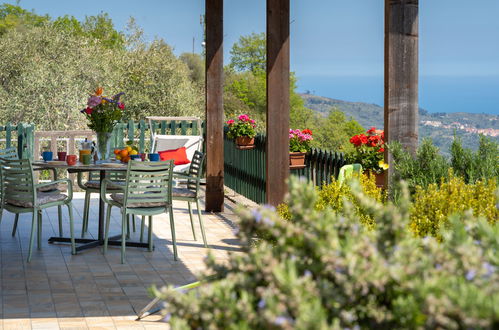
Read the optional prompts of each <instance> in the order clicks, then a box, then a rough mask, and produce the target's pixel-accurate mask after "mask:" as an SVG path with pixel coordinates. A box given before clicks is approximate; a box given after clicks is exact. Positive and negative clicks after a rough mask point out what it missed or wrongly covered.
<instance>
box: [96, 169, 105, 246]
mask: <svg viewBox="0 0 499 330" xmlns="http://www.w3.org/2000/svg"><path fill="white" fill-rule="evenodd" d="M105 178H106V171H100V185H101V186H102V181H104V179H105ZM105 207H106V206H105V205H104V201H103V200H102V198H99V237H98V239H99V241H103V240H104V209H105Z"/></svg>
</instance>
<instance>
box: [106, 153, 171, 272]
mask: <svg viewBox="0 0 499 330" xmlns="http://www.w3.org/2000/svg"><path fill="white" fill-rule="evenodd" d="M172 176H173V161H172V160H170V161H166V162H147V163H146V162H138V161H130V162H129V163H128V169H127V172H126V181H125V187H124V188H122V191H123V193H121V194H118V193H112V194H111V199H108V198H107V196H106V192H107V186H108V185H109V184H112V181H111V180H109V179H104V180H103V182H102V186H101V198H102V200H104V202H106V203H107V204H108V207H107V210H106V228H105V238H104V253H106V252H107V244H108V239H109V224H110V222H111V209H112V207H113V206H115V207H119V208H120V210H121V217H122V221H121V263H124V262H125V247H126V228H125V227H126V224H127V216H128V215H138V216H143V217H145V216H148V217H149V233H148V243H149V251H152V249H153V242H152V217H153V216H154V215H158V214H162V213H169V215H170V227H171V231H172V240H173V255H174V259H175V260H177V241H176V238H175V224H174V222H173V207H172V197H171V196H172Z"/></svg>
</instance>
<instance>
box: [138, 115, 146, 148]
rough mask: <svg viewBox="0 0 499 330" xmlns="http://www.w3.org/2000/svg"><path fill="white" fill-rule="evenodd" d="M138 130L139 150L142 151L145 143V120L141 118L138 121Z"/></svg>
mask: <svg viewBox="0 0 499 330" xmlns="http://www.w3.org/2000/svg"><path fill="white" fill-rule="evenodd" d="M139 132H140V137H139V152H140V153H143V152H144V149H145V144H146V122H145V121H144V120H141V121H140V122H139Z"/></svg>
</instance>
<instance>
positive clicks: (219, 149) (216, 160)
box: [205, 0, 224, 212]
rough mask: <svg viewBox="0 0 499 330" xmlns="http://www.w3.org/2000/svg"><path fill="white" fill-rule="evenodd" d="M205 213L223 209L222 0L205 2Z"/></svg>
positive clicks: (207, 0)
mask: <svg viewBox="0 0 499 330" xmlns="http://www.w3.org/2000/svg"><path fill="white" fill-rule="evenodd" d="M205 10H206V17H205V23H206V208H205V209H206V211H210V212H221V211H223V209H224V144H223V143H224V141H223V125H224V122H223V116H224V109H223V0H206V7H205Z"/></svg>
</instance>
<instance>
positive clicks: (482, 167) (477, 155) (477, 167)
mask: <svg viewBox="0 0 499 330" xmlns="http://www.w3.org/2000/svg"><path fill="white" fill-rule="evenodd" d="M388 148H389V150H390V152H391V153H392V155H393V160H394V166H395V173H394V180H393V182H398V181H400V180H404V181H407V183H408V185H409V188H410V191H411V192H412V193H414V192H415V191H416V187H417V186H421V187H423V188H426V187H428V186H429V185H430V184H438V183H440V181H441V180H442V178H443V179H444V180H447V179H448V173H449V168H452V169H453V171H454V173H455V174H456V175H458V176H461V177H462V178H463V179H464V182H465V183H474V182H476V181H477V180H488V179H496V181H498V180H499V163H498V162H497V159H498V157H499V144H498V143H496V142H494V141H492V140H491V139H489V138H487V137H484V136H482V137H481V141H480V146H479V148H478V150H477V151H476V152H473V151H472V150H470V149H465V148H463V147H462V145H461V141H460V139H459V138H457V139H455V141H454V143H453V146H452V148H451V159H450V161H449V160H447V159H446V158H445V157H444V156H442V155H441V154H440V151H439V149H438V148H437V147H436V146H435V145H434V144H433V142H432V140H431V139H423V141H422V143H421V145H420V146H419V148H418V150H417V152H416V155H415V156H412V155H411V154H410V153H409V152H407V151H405V150H404V149H403V148H402V146H401V145H400V144H399V143H397V142H392V143H390V145H389V146H388Z"/></svg>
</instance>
